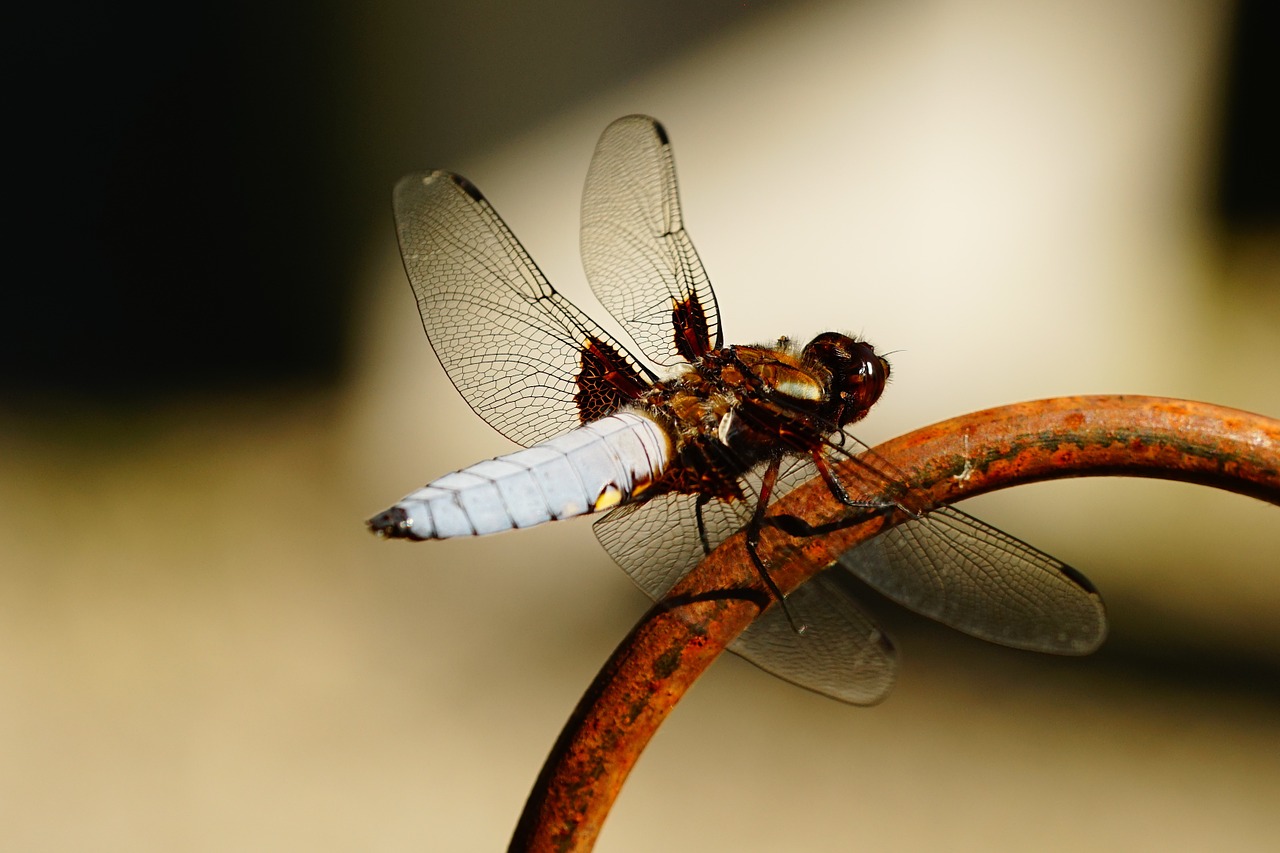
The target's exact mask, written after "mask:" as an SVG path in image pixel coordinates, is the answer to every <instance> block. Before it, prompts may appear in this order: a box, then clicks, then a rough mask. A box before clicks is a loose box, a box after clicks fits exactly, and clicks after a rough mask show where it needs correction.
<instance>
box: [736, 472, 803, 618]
mask: <svg viewBox="0 0 1280 853" xmlns="http://www.w3.org/2000/svg"><path fill="white" fill-rule="evenodd" d="M781 462H782V457H781V456H779V455H775V456H774V457H773V458H772V459H770V460H769V467H768V468H767V469H766V470H765V472H764V480H763V481H762V482H761V483H760V498H759V501H758V502H757V503H756V509H755V512H753V513H752V514H751V522H750V523H749V524H748V525H747V555H748V556H749V557H750V558H751V564H752V565H753V566H755V569H756V572H757V573H759V575H760V579H761V580H762V581H764V585H765V588H766V589H768V590H769V594H770V595H772V596H773V597H774V598H775V599H777V601H778V606H779V607H781V608H782V612H783V613H785V614H786V616H787V622H789V623H790V624H791V630H793V631H795V632H796V633H797V634H803V633H804V632H805V628H807V627H808V626H807V625H805V624H804V623H803V622H800V621H798V620H797V619H796V615H795V614H794V613H792V612H791V607H790V606H789V605H788V604H787V597H786V596H785V595H783V594H782V590H780V589H778V585H777V584H776V583H774V581H773V577H772V576H770V574H769V569H768V567H766V566H765V564H764V560H763V559H761V557H760V529H761V528H762V527H763V526H764V511H765V510H766V509H768V507H769V496H770V495H771V494H772V493H773V487H774V486H775V485H776V484H777V482H778V466H779V464H780V463H781Z"/></svg>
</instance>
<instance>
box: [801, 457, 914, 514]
mask: <svg viewBox="0 0 1280 853" xmlns="http://www.w3.org/2000/svg"><path fill="white" fill-rule="evenodd" d="M812 458H813V464H814V467H816V468H817V469H818V474H819V475H820V476H821V477H822V482H824V483H826V484H827V488H828V489H830V490H831V494H832V495H834V496H835V499H836V500H838V501H840V503H842V504H844V505H845V506H852V507H860V508H862V509H890V508H894V507H897V506H898V503H897V501H892V500H889V499H887V498H873V499H871V500H858V499H856V498H854V497H853V496H852V495H850V494H849V492H848V491H847V490H846V489H845V487H844V483H841V482H840V479H839V478H838V477H836V475H835V472H834V471H832V470H831V465H830V464H828V462H827V458H826V457H825V456H823V455H822V451H821V450H815V451H813V453H812Z"/></svg>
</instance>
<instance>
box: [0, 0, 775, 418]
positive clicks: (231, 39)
mask: <svg viewBox="0 0 1280 853" xmlns="http://www.w3.org/2000/svg"><path fill="white" fill-rule="evenodd" d="M654 5H655V4H654V3H639V2H617V0H615V2H608V3H593V2H590V0H571V2H564V3H558V4H554V5H553V6H552V7H551V8H542V9H539V8H537V7H531V8H523V7H520V6H514V7H512V6H508V5H505V4H498V3H491V2H482V3H479V4H469V3H466V2H463V0H452V2H443V3H439V2H438V3H409V2H405V3H396V4H381V5H378V4H372V5H363V4H356V3H343V2H334V0H328V2H321V3H317V4H310V5H307V4H303V5H300V6H299V5H296V4H290V6H289V7H288V8H287V9H286V8H282V7H278V6H274V5H272V4H267V5H257V4H255V5H249V4H235V3H232V4H226V3H221V4H214V3H209V2H206V3H199V2H197V3H195V4H178V5H172V4H160V3H154V2H153V3H145V2H144V3H133V4H126V5H124V6H114V5H113V6H105V5H102V4H96V5H95V4H84V6H83V8H75V4H72V5H71V6H70V7H68V6H67V5H61V6H47V5H46V6H38V5H36V4H31V5H28V6H25V7H23V8H22V9H21V10H20V11H18V12H16V13H11V14H10V16H9V21H8V23H9V26H8V27H7V31H8V33H9V40H8V42H9V49H8V51H7V52H6V55H5V57H4V59H3V60H0V61H3V62H4V63H5V67H6V71H7V72H8V77H9V80H10V85H11V100H10V109H9V116H10V121H9V122H8V126H9V127H10V128H11V131H10V137H11V142H12V144H13V145H14V147H15V149H16V150H15V151H14V152H13V153H11V154H10V157H11V159H10V161H9V164H8V165H9V168H8V169H7V170H6V177H7V181H6V189H8V190H9V199H10V204H9V207H10V210H11V211H13V213H12V214H11V216H12V218H13V219H15V220H17V221H16V222H14V223H12V224H11V225H9V226H7V227H6V235H7V239H6V244H7V248H8V252H7V257H8V259H9V261H10V264H11V266H10V269H11V272H10V275H9V276H8V283H7V285H6V286H5V287H4V288H3V289H0V292H2V293H3V297H0V400H4V401H6V405H8V406H10V407H12V406H18V405H23V404H30V403H32V402H33V401H35V400H41V399H44V400H47V399H49V398H54V399H59V400H64V401H69V402H71V401H75V400H92V401H93V402H95V403H99V404H101V403H107V404H110V405H112V406H129V405H136V404H145V403H147V402H148V401H150V400H153V399H156V398H162V397H167V396H173V395H177V394H182V395H191V394H199V393H201V392H205V391H209V390H226V389H230V388H242V387H250V388H252V387H262V386H264V385H265V386H271V385H274V384H278V383H281V382H288V383H292V384H297V383H300V382H301V383H317V382H319V383H324V382H329V381H332V380H333V379H334V378H335V377H336V376H337V374H338V372H339V371H340V369H341V366H342V363H343V355H344V353H343V343H344V335H345V328H346V323H347V320H348V318H349V315H350V314H351V309H352V307H353V306H354V305H355V304H356V303H357V301H358V299H359V296H358V294H354V293H353V292H352V285H353V280H354V277H355V275H354V274H355V272H356V269H357V266H358V264H359V262H360V255H361V253H362V252H364V251H365V250H366V248H367V247H366V245H365V243H366V240H367V238H368V234H369V233H370V226H371V225H373V224H376V223H377V222H379V221H383V222H385V224H386V229H387V233H388V234H390V233H391V227H392V226H391V217H390V192H391V186H392V184H393V182H394V180H395V178H396V177H397V176H398V175H399V174H400V173H401V172H404V171H408V170H409V169H410V168H425V167H431V166H444V165H448V162H447V161H446V159H445V158H446V157H448V156H450V155H455V156H456V155H457V154H458V150H459V148H458V147H459V146H461V147H462V150H467V149H466V147H467V146H479V145H484V144H491V143H492V141H493V140H494V139H495V138H499V139H500V138H501V136H502V135H503V134H505V133H511V132H513V131H515V130H518V129H520V128H521V127H523V126H526V125H527V124H529V123H531V122H533V121H535V120H538V119H540V118H541V117H542V116H545V115H547V114H548V113H550V112H552V111H554V110H557V109H562V108H564V107H565V106H567V105H568V104H570V103H573V102H575V101H577V100H580V99H582V98H584V97H586V96H588V95H590V94H592V93H593V92H596V91H598V90H600V89H601V88H604V87H607V86H610V85H615V84H617V83H619V82H621V81H625V80H626V79H628V78H630V77H632V76H635V75H636V74H638V73H640V72H641V71H643V70H645V69H647V68H648V67H649V66H651V65H653V64H654V63H656V62H660V61H662V60H665V59H669V58H670V56H671V54H672V53H673V52H674V51H676V50H678V49H681V48H685V47H687V46H688V45H689V44H690V43H692V42H695V41H697V40H699V39H703V38H706V37H707V36H708V35H710V34H711V33H713V32H715V31H716V30H717V29H718V28H719V27H720V26H721V25H723V24H726V23H728V22H730V21H733V20H736V19H741V18H742V17H743V15H744V13H746V12H748V11H750V10H749V9H746V8H744V4H743V3H741V2H730V0H716V1H715V2H711V3H702V4H680V3H677V2H675V1H674V0H658V3H657V5H658V6H659V8H658V9H655V8H654ZM752 5H755V6H757V7H758V6H759V5H761V4H752ZM433 138H440V139H444V140H449V143H446V144H443V145H434V146H433V145H426V146H424V145H423V141H424V140H427V139H433ZM450 143H451V144H452V146H453V147H450ZM410 152H412V153H413V155H414V156H413V158H412V160H411V161H410V158H409V154H410ZM437 157H438V158H440V159H436V158H437Z"/></svg>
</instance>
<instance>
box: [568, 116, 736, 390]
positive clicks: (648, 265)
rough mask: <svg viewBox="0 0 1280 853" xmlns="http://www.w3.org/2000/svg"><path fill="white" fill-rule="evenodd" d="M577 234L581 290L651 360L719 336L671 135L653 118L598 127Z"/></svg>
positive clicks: (665, 360)
mask: <svg viewBox="0 0 1280 853" xmlns="http://www.w3.org/2000/svg"><path fill="white" fill-rule="evenodd" d="M581 242H582V264H583V267H584V268H585V269H586V273H587V279H588V280H589V281H590V282H591V289H592V290H594V291H595V294H596V297H597V298H598V299H599V300H600V302H601V303H602V304H603V305H604V306H605V307H606V308H607V309H609V312H610V313H611V314H613V316H614V317H615V318H617V320H618V322H619V323H621V324H622V326H623V327H624V328H625V329H626V331H627V334H628V335H630V336H631V339H632V340H634V341H635V342H636V344H637V346H639V347H640V350H641V352H643V353H644V354H645V356H647V357H648V358H649V359H650V360H651V361H653V362H654V363H655V364H661V365H664V366H672V365H676V364H680V363H682V362H692V361H694V360H695V359H696V358H698V357H699V356H701V355H703V354H704V353H706V352H707V351H708V350H710V349H713V348H719V347H720V346H721V345H722V343H723V339H722V336H721V333H720V312H719V308H718V307H717V305H716V295H715V292H714V291H713V290H712V289H711V282H710V280H709V279H708V278H707V274H706V271H705V270H704V269H703V268H702V262H701V261H700V260H699V259H698V253H697V251H695V250H694V248H693V242H692V241H691V240H690V239H689V235H688V233H687V232H686V231H685V230H684V220H683V218H682V216H681V214H680V197H679V194H678V193H677V190H676V174H675V166H674V162H673V160H672V157H671V144H670V142H669V141H668V139H667V134H666V131H665V130H664V129H663V127H662V125H660V124H658V122H657V121H655V120H654V119H651V118H649V117H648V116H627V117H625V118H620V119H618V120H617V121H615V122H613V124H611V125H609V126H608V127H607V128H605V131H604V133H603V134H602V135H601V137H600V141H599V143H598V144H597V145H596V151H595V154H594V156H593V157H592V159H591V168H590V170H589V171H588V173H587V183H586V187H585V189H584V190H583V195H582V240H581Z"/></svg>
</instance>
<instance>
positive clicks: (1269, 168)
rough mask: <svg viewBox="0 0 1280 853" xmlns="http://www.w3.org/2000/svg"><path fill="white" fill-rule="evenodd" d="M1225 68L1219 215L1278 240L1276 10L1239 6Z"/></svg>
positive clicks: (1261, 0) (1279, 57)
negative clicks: (1225, 86)
mask: <svg viewBox="0 0 1280 853" xmlns="http://www.w3.org/2000/svg"><path fill="white" fill-rule="evenodd" d="M1227 62H1228V68H1227V98H1226V105H1225V106H1226V112H1225V120H1224V127H1223V130H1222V145H1221V148H1220V151H1221V155H1220V156H1221V159H1220V165H1219V170H1220V171H1219V181H1218V209H1219V211H1220V214H1221V216H1222V218H1223V220H1224V222H1225V224H1226V227H1227V228H1228V229H1229V230H1230V231H1233V232H1240V231H1255V230H1262V229H1267V230H1271V231H1272V232H1273V233H1276V234H1277V235H1278V236H1280V230H1277V229H1280V118H1278V117H1277V115H1276V107H1277V104H1278V103H1280V5H1277V4H1275V3H1272V2H1268V0H1241V2H1240V3H1239V5H1238V7H1237V9H1236V19H1235V25H1234V28H1233V32H1232V41H1231V46H1230V49H1229V51H1228V58H1227Z"/></svg>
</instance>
